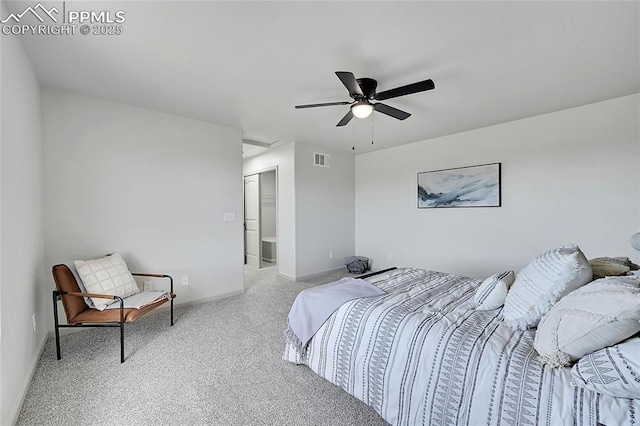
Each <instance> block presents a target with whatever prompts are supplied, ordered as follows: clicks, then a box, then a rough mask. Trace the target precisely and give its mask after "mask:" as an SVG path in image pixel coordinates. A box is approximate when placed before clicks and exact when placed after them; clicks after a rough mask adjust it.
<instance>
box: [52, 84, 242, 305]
mask: <svg viewBox="0 0 640 426" xmlns="http://www.w3.org/2000/svg"><path fill="white" fill-rule="evenodd" d="M42 114H43V117H42V118H43V135H44V144H45V145H44V178H45V197H44V207H45V210H46V216H45V243H46V253H45V255H46V256H45V259H46V264H47V265H48V266H51V265H53V264H55V263H58V262H63V261H69V260H74V259H84V258H92V257H96V256H101V255H104V254H107V253H112V252H119V253H121V254H122V255H123V257H124V258H125V260H126V261H127V263H128V265H129V268H130V269H131V270H137V271H148V272H159V273H167V274H170V275H173V276H174V278H175V279H176V287H175V291H176V293H177V294H178V298H177V299H176V303H184V302H190V301H203V300H207V299H213V298H219V297H223V296H227V295H231V294H237V293H241V292H242V291H243V280H242V263H243V253H242V221H241V220H237V221H236V222H223V220H222V219H223V213H224V212H235V213H236V215H237V217H238V218H240V216H241V212H242V181H241V176H242V151H241V149H242V148H241V144H242V138H241V134H240V131H239V130H235V129H231V128H227V127H222V126H218V125H215V124H210V123H205V122H201V121H196V120H191V119H187V118H182V117H177V116H172V115H168V114H163V113H159V112H155V111H150V110H146V109H142V108H137V107H132V106H128V105H123V104H118V103H115V102H110V101H106V100H101V99H97V98H92V97H88V96H82V95H78V94H73V93H69V92H63V91H56V90H43V93H42ZM182 275H188V276H189V281H190V285H189V286H182V285H181V284H180V277H181V276H182ZM51 287H53V283H51Z"/></svg>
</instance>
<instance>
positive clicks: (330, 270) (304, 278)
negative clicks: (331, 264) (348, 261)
mask: <svg viewBox="0 0 640 426" xmlns="http://www.w3.org/2000/svg"><path fill="white" fill-rule="evenodd" d="M343 269H345V267H344V266H341V267H340V268H334V269H329V270H328V271H323V272H316V273H315V274H311V275H303V276H301V277H296V278H295V281H304V280H310V279H312V278H317V277H319V276H321V275H324V274H328V273H331V272H336V271H340V270H343Z"/></svg>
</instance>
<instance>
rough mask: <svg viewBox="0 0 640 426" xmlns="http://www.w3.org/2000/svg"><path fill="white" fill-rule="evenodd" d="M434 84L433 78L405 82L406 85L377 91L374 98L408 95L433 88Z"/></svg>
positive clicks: (383, 98)
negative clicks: (410, 82)
mask: <svg viewBox="0 0 640 426" xmlns="http://www.w3.org/2000/svg"><path fill="white" fill-rule="evenodd" d="M435 87H436V85H435V84H434V83H433V80H431V79H429V80H424V81H419V82H417V83H412V84H407V85H406V86H401V87H396V88H395V89H390V90H385V91H384V92H380V93H378V96H376V99H377V100H379V101H384V100H385V99H391V98H397V97H398V96H404V95H410V94H412V93H418V92H424V91H425V90H431V89H435Z"/></svg>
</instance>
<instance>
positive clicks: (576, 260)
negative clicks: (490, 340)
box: [502, 244, 592, 330]
mask: <svg viewBox="0 0 640 426" xmlns="http://www.w3.org/2000/svg"><path fill="white" fill-rule="evenodd" d="M591 278H592V271H591V265H590V264H589V261H588V260H587V258H586V257H585V256H584V254H583V253H582V251H581V250H580V248H579V247H578V246H577V245H575V244H574V245H570V246H568V247H559V248H556V249H553V250H549V251H547V252H545V253H543V254H541V255H540V256H537V257H536V258H534V259H533V260H532V261H531V262H530V263H529V264H528V265H527V266H525V267H524V268H523V269H522V270H521V271H520V273H519V274H518V275H517V276H516V280H515V282H514V283H513V285H512V286H511V289H510V290H509V293H508V294H507V297H506V299H505V301H504V310H503V312H502V314H503V317H504V321H505V323H506V324H507V325H508V326H509V327H511V328H513V329H517V330H526V329H527V328H529V327H535V326H536V325H537V324H538V322H540V318H542V316H543V315H544V314H546V313H547V312H549V309H551V307H552V306H553V304H554V303H556V301H558V300H559V299H560V298H561V297H562V296H565V295H566V294H569V293H570V292H571V291H573V290H575V289H576V288H578V287H581V286H583V285H584V284H586V283H588V282H589V281H591Z"/></svg>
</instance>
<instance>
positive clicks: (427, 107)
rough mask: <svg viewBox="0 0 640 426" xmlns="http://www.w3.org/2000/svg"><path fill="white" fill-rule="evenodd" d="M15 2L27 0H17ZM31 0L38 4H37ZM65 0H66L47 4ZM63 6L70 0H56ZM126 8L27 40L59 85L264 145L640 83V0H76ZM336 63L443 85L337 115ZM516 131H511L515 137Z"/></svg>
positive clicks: (487, 121) (599, 95)
mask: <svg viewBox="0 0 640 426" xmlns="http://www.w3.org/2000/svg"><path fill="white" fill-rule="evenodd" d="M7 3H8V5H9V8H10V9H11V10H13V11H15V10H18V11H19V10H20V9H24V6H25V3H24V2H22V3H20V4H18V5H16V4H11V3H10V2H7ZM30 3H33V2H30ZM44 3H45V4H55V3H56V2H44ZM58 3H61V2H58ZM66 7H67V8H74V9H76V10H80V9H85V10H111V11H116V10H124V11H125V12H126V22H125V23H124V25H123V30H124V31H123V34H122V35H118V36H93V35H87V36H82V35H79V34H78V35H75V36H48V37H47V36H27V37H24V38H23V42H24V45H25V48H26V50H27V52H28V54H29V57H30V59H31V61H32V64H33V66H34V68H35V71H36V73H37V76H38V79H39V80H40V82H41V84H42V85H43V86H45V87H56V88H62V89H67V90H72V91H75V92H80V93H85V94H88V95H92V96H98V97H101V98H106V99H110V100H114V101H118V102H123V103H126V104H131V105H137V106H140V107H144V108H150V109H154V110H158V111H163V112H167V113H171V114H176V115H180V116H185V117H191V118H194V119H198V120H205V121H209V122H213V123H217V124H222V125H226V126H231V127H234V128H239V129H242V131H243V136H244V137H245V138H246V139H250V140H254V141H259V142H272V141H275V140H282V141H299V142H307V143H312V144H316V145H322V146H326V147H331V148H334V149H343V150H347V151H350V150H351V146H352V143H353V142H355V147H356V151H355V152H356V153H362V152H367V151H370V150H372V149H381V148H386V147H389V146H395V145H400V144H405V143H410V142H414V141H420V140H425V139H429V138H432V137H437V136H442V135H447V134H452V133H457V132H461V131H466V130H470V129H474V128H479V127H484V126H489V125H493V124H497V123H503V122H506V121H511V120H515V119H519V118H524V117H529V116H534V115H538V114H544V113H548V112H552V111H557V110H561V109H565V108H570V107H574V106H579V105H584V104H588V103H592V102H597V101H601V100H605V99H610V98H614V97H618V96H623V95H628V94H632V93H637V92H640V29H639V20H640V2H638V1H625V2H614V1H602V2H596V1H593V2H591V1H587V2H498V1H495V2H484V1H478V2H433V1H426V2H390V1H389V2H324V1H322V2H273V1H268V2H205V1H199V2H187V1H143V2H131V1H127V2H116V1H110V2H67V4H66ZM335 71H351V72H353V73H354V74H355V75H356V77H372V78H375V79H377V80H378V91H382V90H386V89H390V88H393V87H396V86H401V85H405V84H409V83H413V82H415V81H420V80H424V79H427V78H431V79H433V80H434V82H435V84H436V88H435V90H432V91H427V92H422V93H417V94H413V95H409V96H406V97H402V98H396V99H390V100H387V101H385V103H387V104H389V105H391V106H394V107H396V108H400V109H403V110H406V111H408V112H410V113H412V116H411V117H409V118H408V119H407V120H405V121H398V120H395V119H393V118H390V117H388V116H385V115H382V114H379V113H374V114H373V117H374V122H373V132H374V145H373V146H372V145H371V131H372V130H371V125H372V123H371V119H362V120H352V123H350V124H349V125H347V126H345V127H342V128H337V127H336V126H335V125H336V123H337V122H338V121H339V120H340V119H341V118H342V116H343V115H344V114H345V113H346V112H347V108H348V106H333V107H325V108H314V109H305V110H296V109H294V105H296V104H306V103H319V102H332V101H343V100H350V98H349V97H348V94H347V91H346V89H345V88H344V86H343V85H342V84H341V82H340V81H339V80H338V78H337V77H336V76H335V74H334V72H335ZM514 142H515V141H514Z"/></svg>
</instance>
